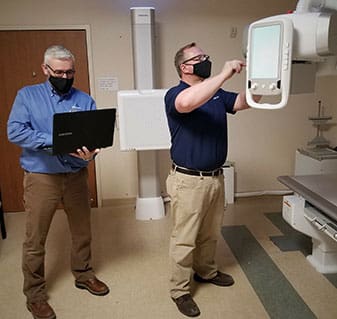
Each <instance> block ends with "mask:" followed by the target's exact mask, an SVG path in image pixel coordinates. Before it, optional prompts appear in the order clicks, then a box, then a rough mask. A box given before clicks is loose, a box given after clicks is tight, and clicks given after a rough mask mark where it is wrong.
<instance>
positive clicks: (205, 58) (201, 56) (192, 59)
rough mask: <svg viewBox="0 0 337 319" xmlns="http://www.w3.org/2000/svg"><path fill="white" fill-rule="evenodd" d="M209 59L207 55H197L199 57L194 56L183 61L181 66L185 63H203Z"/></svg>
mask: <svg viewBox="0 0 337 319" xmlns="http://www.w3.org/2000/svg"><path fill="white" fill-rule="evenodd" d="M209 58H210V57H209V55H207V54H199V55H196V56H194V57H192V58H189V59H187V60H185V61H184V62H182V63H181V64H186V62H190V61H194V62H203V61H206V60H209Z"/></svg>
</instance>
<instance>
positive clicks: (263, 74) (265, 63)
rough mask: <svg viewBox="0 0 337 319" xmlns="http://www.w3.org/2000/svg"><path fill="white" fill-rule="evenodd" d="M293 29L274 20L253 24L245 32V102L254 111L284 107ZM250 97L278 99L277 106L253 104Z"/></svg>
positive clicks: (281, 20)
mask: <svg viewBox="0 0 337 319" xmlns="http://www.w3.org/2000/svg"><path fill="white" fill-rule="evenodd" d="M292 34H293V26H292V22H291V20H290V19H287V18H283V17H281V16H277V17H275V18H267V19H263V20H260V21H257V22H254V23H253V24H251V25H250V26H249V30H248V46H247V85H246V93H247V101H248V104H249V105H250V106H252V107H256V108H280V107H283V106H285V104H286V102H287V100H288V95H289V87H290V72H291V54H292ZM252 95H262V96H264V95H265V96H267V95H268V96H270V95H281V101H280V102H279V103H277V104H271V105H270V104H268V105H267V104H260V103H256V102H255V101H254V100H253V98H252Z"/></svg>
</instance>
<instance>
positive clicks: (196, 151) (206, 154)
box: [165, 81, 238, 171]
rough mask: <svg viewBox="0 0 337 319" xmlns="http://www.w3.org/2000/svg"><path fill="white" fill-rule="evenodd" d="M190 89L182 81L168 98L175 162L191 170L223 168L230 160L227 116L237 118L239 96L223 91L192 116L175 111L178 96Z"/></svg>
mask: <svg viewBox="0 0 337 319" xmlns="http://www.w3.org/2000/svg"><path fill="white" fill-rule="evenodd" d="M188 87H189V85H188V84H187V83H185V82H183V81H180V83H179V85H177V86H175V87H173V88H171V89H170V90H169V91H168V92H167V93H166V95H165V108H166V115H167V120H168V126H169V129H170V133H171V145H172V146H171V150H170V152H171V158H172V160H173V162H174V163H175V164H177V165H178V166H182V167H185V168H189V169H194V170H202V171H210V170H214V169H217V168H219V167H221V166H222V165H223V164H224V163H225V161H226V157H227V113H231V114H234V113H235V111H233V107H234V103H235V100H236V97H237V95H238V94H237V93H233V92H227V91H224V90H223V89H219V90H218V91H217V92H216V94H214V96H213V97H212V98H211V99H210V100H209V101H208V102H206V103H205V104H204V105H202V106H201V107H199V108H197V109H195V110H193V111H192V112H190V113H179V112H178V111H177V110H176V108H175V99H176V97H177V96H178V94H179V93H180V92H181V91H183V90H185V89H186V88H188Z"/></svg>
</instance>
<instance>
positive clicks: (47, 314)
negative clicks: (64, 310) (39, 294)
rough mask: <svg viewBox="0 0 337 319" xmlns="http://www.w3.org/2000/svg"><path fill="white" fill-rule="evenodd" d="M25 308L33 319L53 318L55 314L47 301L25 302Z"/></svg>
mask: <svg viewBox="0 0 337 319" xmlns="http://www.w3.org/2000/svg"><path fill="white" fill-rule="evenodd" d="M27 309H28V310H29V311H30V312H31V313H32V315H33V317H34V319H55V318H56V314H55V312H54V310H53V308H52V307H50V305H49V304H48V302H47V301H38V302H27Z"/></svg>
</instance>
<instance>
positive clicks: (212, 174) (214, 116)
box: [165, 43, 259, 317]
mask: <svg viewBox="0 0 337 319" xmlns="http://www.w3.org/2000/svg"><path fill="white" fill-rule="evenodd" d="M174 62H175V67H176V69H177V72H178V75H179V77H180V79H181V81H180V83H179V84H178V85H177V86H175V87H173V88H171V89H170V90H169V91H168V92H167V94H166V96H165V106H166V114H167V119H168V125H169V128H170V133H171V143H172V146H171V158H172V161H173V163H172V170H171V172H170V174H169V176H168V178H167V190H168V193H169V195H170V197H171V213H172V218H173V230H172V234H171V240H170V261H171V280H170V283H171V290H170V294H171V298H172V299H173V301H174V302H175V303H176V305H177V307H178V309H179V311H180V312H181V313H183V314H184V315H186V316H189V317H195V316H198V315H199V314H200V310H199V308H198V306H197V304H196V303H195V302H194V300H193V298H192V296H191V293H190V279H191V274H192V270H194V271H195V273H194V280H195V281H197V282H209V283H213V284H215V285H218V286H231V285H233V284H234V280H233V278H232V277H231V276H230V275H228V274H224V273H222V272H220V271H219V270H218V267H217V265H216V263H215V260H214V257H215V251H216V243H217V236H218V231H219V229H220V227H221V224H222V218H223V213H224V206H225V205H224V178H223V175H222V174H223V173H222V168H221V167H222V165H223V164H224V163H225V161H226V157H227V113H231V114H235V112H236V111H239V110H244V109H247V108H248V107H249V106H248V104H247V102H246V96H245V93H244V92H242V93H239V94H238V93H233V92H226V91H224V90H223V89H221V86H222V85H223V84H224V82H225V81H226V80H228V79H230V78H231V77H232V76H233V75H234V74H236V73H240V72H241V70H242V69H243V67H244V66H245V64H244V62H243V61H240V60H233V61H228V62H226V63H225V65H224V67H223V69H222V71H221V72H220V73H219V74H217V75H215V76H213V77H210V74H211V61H210V60H209V56H208V55H206V54H205V53H204V51H203V50H202V49H200V48H199V47H197V46H196V44H195V43H191V44H188V45H186V46H184V47H183V48H181V49H180V50H179V51H178V52H177V53H176V55H175V61H174ZM258 99H259V98H258V97H257V98H256V100H258Z"/></svg>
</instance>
